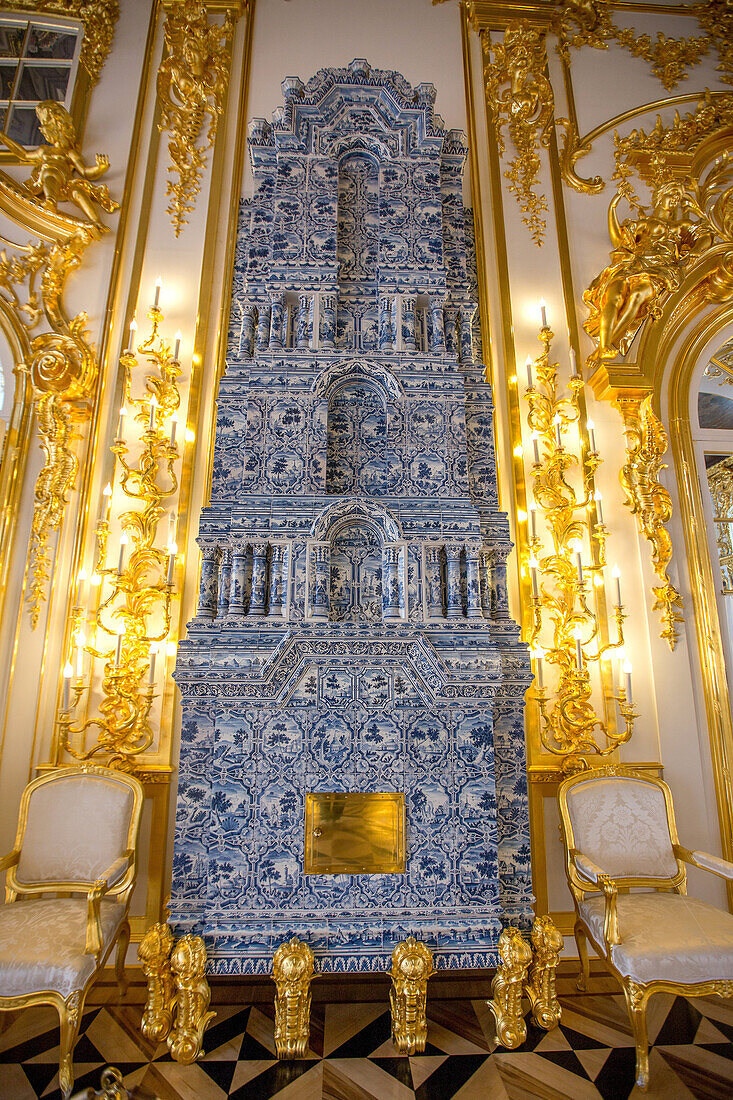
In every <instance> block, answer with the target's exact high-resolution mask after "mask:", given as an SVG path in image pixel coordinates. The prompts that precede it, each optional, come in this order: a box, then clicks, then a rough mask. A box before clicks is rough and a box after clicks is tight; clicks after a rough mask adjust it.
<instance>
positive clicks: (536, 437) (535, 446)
mask: <svg viewBox="0 0 733 1100" xmlns="http://www.w3.org/2000/svg"><path fill="white" fill-rule="evenodd" d="M532 450H533V451H534V464H535V466H539V464H540V433H539V432H538V431H534V432H532Z"/></svg>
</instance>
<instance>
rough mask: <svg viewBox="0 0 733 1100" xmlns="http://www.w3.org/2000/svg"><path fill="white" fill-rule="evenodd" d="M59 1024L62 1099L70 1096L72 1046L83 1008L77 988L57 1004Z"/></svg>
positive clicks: (74, 1044) (72, 1080) (82, 1000)
mask: <svg viewBox="0 0 733 1100" xmlns="http://www.w3.org/2000/svg"><path fill="white" fill-rule="evenodd" d="M57 1007H58V1010H59V1025H60V1030H61V1053H60V1055H59V1087H60V1089H61V1095H62V1096H63V1098H64V1100H68V1097H69V1096H71V1090H72V1088H73V1086H74V1047H75V1046H76V1040H77V1039H78V1037H79V1024H80V1023H81V1013H82V1009H83V1008H84V999H83V997H82V995H81V993H80V992H79V991H78V990H75V991H74V992H73V993H72V994H70V996H68V997H67V998H66V1000H65V1001H64V1002H63V1004H59V1005H58V1006H57Z"/></svg>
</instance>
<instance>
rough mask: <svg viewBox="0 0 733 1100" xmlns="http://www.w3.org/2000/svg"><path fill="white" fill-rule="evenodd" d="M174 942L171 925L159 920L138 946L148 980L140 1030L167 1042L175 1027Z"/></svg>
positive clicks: (147, 1037)
mask: <svg viewBox="0 0 733 1100" xmlns="http://www.w3.org/2000/svg"><path fill="white" fill-rule="evenodd" d="M174 943H175V940H174V938H173V933H172V932H171V930H170V927H169V925H167V924H162V923H158V924H154V925H152V927H151V928H148V930H147V932H146V933H145V935H144V936H143V938H142V940H141V941H140V946H139V947H138V949H137V953H138V956H139V958H140V962H141V963H142V965H143V973H144V974H145V977H146V978H147V982H148V998H147V1000H146V1002H145V1011H144V1012H143V1018H142V1023H141V1024H140V1030H141V1031H142V1033H143V1035H144V1036H145V1038H146V1039H152V1041H153V1042H155V1043H164V1042H165V1040H166V1039H167V1038H168V1036H169V1035H170V1032H171V1028H172V1027H173V1012H174V1009H175V1004H176V983H175V981H174V980H173V972H172V971H171V951H172V950H173V944H174Z"/></svg>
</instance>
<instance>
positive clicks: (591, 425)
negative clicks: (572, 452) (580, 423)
mask: <svg viewBox="0 0 733 1100" xmlns="http://www.w3.org/2000/svg"><path fill="white" fill-rule="evenodd" d="M585 426H586V428H587V429H588V436H589V437H590V449H591V451H593V453H594V454H595V450H596V432H595V427H596V426H595V424H594V423H593V421H592V420H586V422H585Z"/></svg>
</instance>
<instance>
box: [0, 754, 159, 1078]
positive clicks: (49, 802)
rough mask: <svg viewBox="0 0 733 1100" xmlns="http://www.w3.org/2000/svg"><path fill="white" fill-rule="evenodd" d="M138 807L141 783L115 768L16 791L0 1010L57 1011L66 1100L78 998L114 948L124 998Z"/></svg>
mask: <svg viewBox="0 0 733 1100" xmlns="http://www.w3.org/2000/svg"><path fill="white" fill-rule="evenodd" d="M142 802H143V790H142V787H141V786H140V784H139V783H138V781H137V780H136V779H135V778H133V777H132V776H129V775H124V774H122V773H120V772H116V771H110V770H109V769H107V768H98V767H92V766H85V767H69V768H60V769H58V770H57V771H53V772H48V773H46V774H45V775H42V776H40V778H38V779H35V780H34V781H33V782H32V783H30V784H29V785H28V786H27V787H26V789H25V790H24V791H23V795H22V798H21V802H20V816H19V821H18V834H17V837H16V841H15V847H14V848H13V851H12V852H10V853H9V854H8V855H6V856H4V857H3V858H2V859H0V871H7V879H6V886H5V902H6V903H5V905H3V906H0V1010H6V1011H7V1010H9V1009H19V1008H27V1007H28V1006H30V1005H37V1004H52V1005H54V1006H55V1007H56V1009H57V1010H58V1013H59V1018H60V1026H61V1054H60V1064H59V1083H60V1086H61V1091H62V1093H63V1095H64V1096H65V1097H67V1096H69V1094H70V1093H71V1089H72V1085H73V1082H74V1076H73V1067H72V1055H73V1049H74V1044H75V1043H76V1040H77V1037H78V1034H79V1023H80V1021H81V1015H82V1011H83V1008H84V999H85V997H86V995H87V992H88V991H89V988H90V986H91V985H92V983H93V981H94V979H95V978H96V977H97V975H98V973H99V971H100V969H101V968H102V967H103V966H104V964H105V962H106V961H107V958H108V956H109V954H110V952H111V951H112V948H113V946H114V944H115V943H117V958H116V976H117V981H118V985H119V987H120V993H121V994H122V993H124V989H125V985H124V961H125V953H126V950H127V945H128V943H129V940H130V926H129V924H128V919H127V918H128V912H129V908H130V897H131V895H132V890H133V887H134V885H135V876H136V871H137V867H136V858H135V849H136V845H137V836H138V830H139V827H140V813H141V809H142ZM57 894H65V895H67V896H66V897H55V896H49V895H57Z"/></svg>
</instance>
